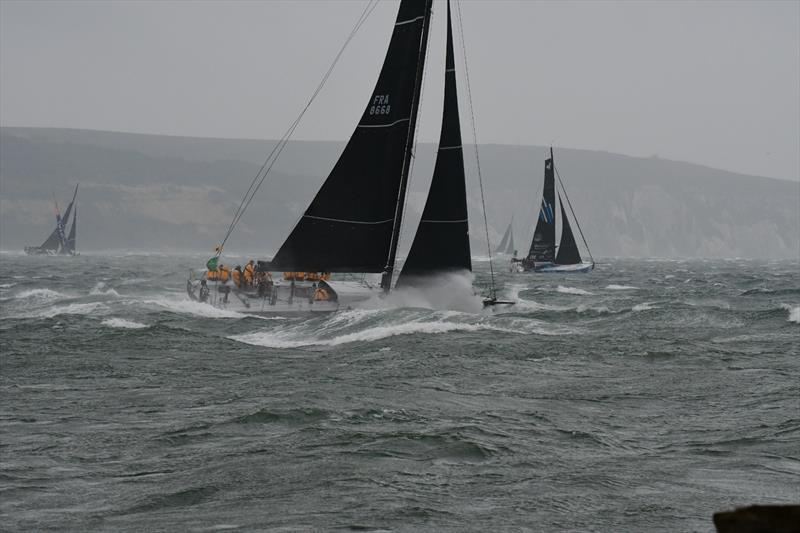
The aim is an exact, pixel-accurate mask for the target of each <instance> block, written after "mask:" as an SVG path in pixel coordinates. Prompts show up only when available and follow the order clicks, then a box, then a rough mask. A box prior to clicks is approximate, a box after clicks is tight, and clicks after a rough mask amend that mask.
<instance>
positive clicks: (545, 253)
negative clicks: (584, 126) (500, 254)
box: [528, 148, 556, 263]
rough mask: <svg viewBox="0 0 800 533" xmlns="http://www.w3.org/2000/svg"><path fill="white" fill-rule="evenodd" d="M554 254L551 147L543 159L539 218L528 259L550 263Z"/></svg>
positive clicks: (554, 190)
mask: <svg viewBox="0 0 800 533" xmlns="http://www.w3.org/2000/svg"><path fill="white" fill-rule="evenodd" d="M555 255H556V185H555V177H554V170H553V149H552V148H551V149H550V158H549V159H545V161H544V189H543V190H542V205H541V207H540V208H539V220H538V222H537V223H536V230H534V232H533V241H532V242H531V248H530V252H529V253H528V259H532V260H533V261H536V262H537V263H540V262H541V263H552V262H553V261H554V260H555Z"/></svg>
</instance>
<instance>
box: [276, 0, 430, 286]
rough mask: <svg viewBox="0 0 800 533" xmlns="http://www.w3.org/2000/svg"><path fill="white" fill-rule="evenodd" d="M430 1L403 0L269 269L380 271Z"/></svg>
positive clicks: (401, 185) (405, 160)
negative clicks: (356, 106)
mask: <svg viewBox="0 0 800 533" xmlns="http://www.w3.org/2000/svg"><path fill="white" fill-rule="evenodd" d="M431 3H432V0H424V1H421V0H403V1H402V2H401V4H400V8H399V11H398V14H397V20H396V22H395V25H394V32H393V34H392V38H391V41H390V43H389V48H388V50H387V52H386V58H385V59H384V63H383V68H382V69H381V73H380V76H379V77H378V81H377V83H376V85H375V90H374V91H373V93H372V96H371V97H370V100H369V103H368V104H367V107H366V109H365V110H364V113H363V115H362V117H361V120H360V122H359V123H358V126H356V129H355V131H354V132H353V135H352V136H351V138H350V141H349V142H348V143H347V146H346V147H345V149H344V152H343V153H342V155H341V156H340V157H339V160H338V162H337V163H336V165H335V166H334V167H333V170H332V171H331V173H330V174H329V175H328V178H327V179H326V180H325V183H324V184H323V185H322V187H321V189H320V190H319V192H318V193H317V195H316V197H315V198H314V200H313V201H312V202H311V205H310V206H309V207H308V209H306V211H305V213H304V214H303V216H302V218H301V219H300V221H299V222H298V223H297V225H296V226H295V227H294V229H293V230H292V232H291V233H290V235H289V237H288V238H287V239H286V241H285V242H284V243H283V245H282V246H281V247H280V249H279V250H278V252H277V253H276V254H275V257H274V258H273V259H272V261H271V263H270V268H271V269H273V270H284V271H308V272H384V271H386V270H389V271H391V269H392V268H393V263H394V252H395V250H394V248H396V246H397V242H396V241H397V239H396V238H394V239H393V232H394V231H395V229H396V230H397V231H399V223H400V218H401V217H402V211H403V210H402V205H403V204H404V201H405V182H406V181H407V177H408V170H409V162H410V158H411V147H412V144H413V135H414V129H415V125H416V115H417V108H418V105H419V94H420V91H421V83H422V69H423V66H424V61H425V53H426V50H427V35H428V26H429V22H430V13H431Z"/></svg>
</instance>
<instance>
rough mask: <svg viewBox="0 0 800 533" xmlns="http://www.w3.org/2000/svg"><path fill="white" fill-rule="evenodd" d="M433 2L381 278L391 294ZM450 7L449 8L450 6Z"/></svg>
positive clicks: (424, 32)
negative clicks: (386, 255) (392, 223)
mask: <svg viewBox="0 0 800 533" xmlns="http://www.w3.org/2000/svg"><path fill="white" fill-rule="evenodd" d="M432 4H433V0H425V12H424V14H423V17H424V18H423V19H422V39H420V45H419V55H418V58H419V59H418V60H417V71H416V74H415V76H416V79H415V81H414V96H413V98H412V100H411V120H409V122H408V136H407V140H406V149H405V154H404V157H403V170H402V172H401V174H400V191H399V192H398V194H397V205H396V206H395V213H394V225H393V226H392V240H391V243H390V244H389V257H388V259H387V260H386V268H384V270H383V275H382V276H381V289H383V292H389V291H390V290H391V286H392V274H393V273H394V263H395V259H396V258H397V245H398V244H399V240H400V228H401V224H402V222H403V207H404V205H405V200H406V188H407V187H408V173H409V171H410V169H411V164H410V163H411V158H412V157H413V155H414V154H413V148H414V132H415V131H416V126H417V112H418V111H419V101H420V96H421V94H422V76H423V73H424V72H425V55H426V53H427V51H428V30H429V29H430V21H431V6H432ZM448 7H449V6H448Z"/></svg>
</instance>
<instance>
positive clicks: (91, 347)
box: [0, 254, 800, 531]
mask: <svg viewBox="0 0 800 533" xmlns="http://www.w3.org/2000/svg"><path fill="white" fill-rule="evenodd" d="M203 260H204V258H202V257H188V256H187V257H177V256H176V257H169V256H137V255H130V256H117V257H100V256H87V255H84V256H80V257H77V258H29V257H24V256H17V255H10V254H3V255H2V256H0V261H2V269H0V271H1V272H2V273H3V274H2V276H0V350H1V359H0V362H1V363H2V372H1V374H2V376H1V381H0V385H1V388H0V391H2V397H1V398H0V400H2V402H1V403H0V431H1V433H0V438H1V439H2V440H1V442H0V445H1V447H0V514H2V518H1V520H2V528H3V529H6V530H47V529H57V530H73V531H87V530H125V531H140V530H146V531H152V530H155V531H184V530H185V531H216V530H228V529H230V530H281V531H295V530H299V531H306V530H326V531H327V530H340V529H342V530H350V529H359V530H366V531H370V530H392V531H413V530H428V531H445V530H449V531H500V530H502V531H508V530H511V531H522V530H530V531H566V530H569V531H712V530H713V525H712V522H711V515H712V513H713V512H715V511H720V510H724V509H728V508H732V507H734V506H737V505H744V504H750V503H789V502H793V503H797V502H798V500H800V358H799V356H800V353H799V352H800V347H799V346H800V268H799V267H798V264H797V263H793V262H772V263H767V262H747V261H716V262H700V261H686V262H672V261H633V260H608V261H605V262H602V263H601V264H600V265H599V266H598V269H597V270H596V271H595V272H593V273H591V274H588V275H572V276H559V275H519V274H516V275H512V274H508V273H505V272H503V273H501V274H499V283H500V285H501V286H502V287H503V289H502V292H503V293H504V294H506V295H509V296H513V297H515V298H518V299H519V301H520V303H519V304H518V305H517V306H515V307H514V308H510V309H507V310H505V311H503V312H497V311H496V312H493V313H483V312H481V311H479V310H477V309H476V310H475V311H471V310H469V309H467V310H462V311H453V310H450V311H445V310H429V309H424V308H419V307H402V308H380V307H377V308H371V309H360V310H348V311H342V312H338V313H335V314H332V315H327V316H314V317H288V316H287V317H280V316H278V317H274V316H273V317H269V319H264V318H256V317H249V316H245V315H240V314H238V313H235V312H231V311H225V310H217V309H213V308H210V307H207V306H203V305H201V304H196V303H192V302H189V301H188V299H187V298H186V296H185V293H184V292H183V288H184V283H185V273H186V272H187V270H188V269H189V268H190V267H197V266H198V265H201V264H202V262H203ZM501 268H502V267H501ZM476 269H477V270H478V272H477V279H476V282H475V283H476V286H480V285H483V284H484V283H485V280H486V278H487V272H486V271H487V265H486V263H476ZM467 307H468V306H467Z"/></svg>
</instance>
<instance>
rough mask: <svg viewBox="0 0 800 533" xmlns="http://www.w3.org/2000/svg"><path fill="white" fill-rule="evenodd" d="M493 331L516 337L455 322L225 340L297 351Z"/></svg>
mask: <svg viewBox="0 0 800 533" xmlns="http://www.w3.org/2000/svg"><path fill="white" fill-rule="evenodd" d="M480 330H494V331H504V332H508V333H518V332H515V331H513V330H510V329H506V328H500V327H493V326H489V325H485V324H463V323H462V324H459V323H455V322H408V323H405V324H394V325H390V326H376V327H372V328H367V329H363V330H361V331H355V332H353V333H345V334H342V335H339V336H335V337H332V338H329V339H324V338H315V337H306V338H303V337H301V336H298V335H297V334H296V332H294V331H274V332H273V331H257V332H254V333H246V334H243V335H233V336H231V337H228V338H229V339H231V340H235V341H239V342H243V343H245V344H254V345H257V346H266V347H270V348H299V347H302V346H338V345H340V344H347V343H351V342H374V341H378V340H381V339H386V338H388V337H394V336H396V335H411V334H415V333H420V334H437V333H450V332H453V331H469V332H474V331H480Z"/></svg>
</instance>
